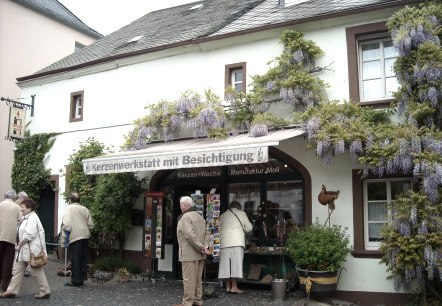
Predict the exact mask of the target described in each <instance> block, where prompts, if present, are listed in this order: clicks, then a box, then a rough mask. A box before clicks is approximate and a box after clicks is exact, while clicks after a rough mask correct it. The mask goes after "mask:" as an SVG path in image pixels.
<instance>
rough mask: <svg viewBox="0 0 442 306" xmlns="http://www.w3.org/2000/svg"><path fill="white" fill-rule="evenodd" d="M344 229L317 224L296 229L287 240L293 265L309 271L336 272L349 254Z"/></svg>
mask: <svg viewBox="0 0 442 306" xmlns="http://www.w3.org/2000/svg"><path fill="white" fill-rule="evenodd" d="M346 230H347V229H346V228H343V227H342V226H338V225H333V226H331V227H328V226H325V225H322V224H319V222H318V220H316V222H315V223H314V224H312V225H309V226H306V227H304V228H300V229H297V230H295V231H293V232H291V233H290V235H289V237H288V239H287V243H286V245H287V250H288V253H289V255H290V257H291V258H292V259H293V261H294V262H295V264H296V265H297V266H298V267H299V268H301V269H305V270H309V271H329V272H335V271H338V270H339V268H340V267H341V265H342V263H343V262H345V261H346V258H347V255H348V254H349V252H350V247H349V242H350V240H349V239H350V238H349V235H348V234H347V233H346Z"/></svg>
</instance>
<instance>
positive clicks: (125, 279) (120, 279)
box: [117, 275, 129, 282]
mask: <svg viewBox="0 0 442 306" xmlns="http://www.w3.org/2000/svg"><path fill="white" fill-rule="evenodd" d="M117 281H118V282H128V281H129V275H118V279H117Z"/></svg>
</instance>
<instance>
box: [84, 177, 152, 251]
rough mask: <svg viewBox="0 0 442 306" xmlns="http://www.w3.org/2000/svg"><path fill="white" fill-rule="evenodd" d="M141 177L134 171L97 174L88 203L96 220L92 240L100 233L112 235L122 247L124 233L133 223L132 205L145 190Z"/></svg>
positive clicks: (100, 236)
mask: <svg viewBox="0 0 442 306" xmlns="http://www.w3.org/2000/svg"><path fill="white" fill-rule="evenodd" d="M144 181H145V179H142V180H139V179H138V178H137V177H136V175H135V173H133V172H130V173H114V174H104V175H100V176H99V178H98V181H97V184H96V186H95V193H94V202H93V205H92V207H91V214H92V216H93V218H94V222H95V227H94V229H93V236H94V239H93V240H96V239H97V238H98V240H100V239H101V238H102V237H103V236H110V237H114V238H115V239H116V240H118V241H119V243H120V249H121V250H122V249H123V243H124V241H125V238H126V237H125V234H126V233H127V231H128V230H129V229H130V228H131V226H132V223H131V212H132V208H133V205H134V203H135V201H136V199H137V198H138V197H139V195H140V194H141V193H142V192H143V190H144V189H143V188H144V186H143V183H144Z"/></svg>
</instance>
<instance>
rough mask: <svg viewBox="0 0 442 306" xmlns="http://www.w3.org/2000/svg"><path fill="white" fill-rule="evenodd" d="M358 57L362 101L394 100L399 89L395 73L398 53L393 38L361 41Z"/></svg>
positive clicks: (359, 42)
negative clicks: (395, 92) (394, 94)
mask: <svg viewBox="0 0 442 306" xmlns="http://www.w3.org/2000/svg"><path fill="white" fill-rule="evenodd" d="M358 55H359V80H360V81H359V86H360V95H361V97H360V98H361V101H372V100H382V99H391V98H393V92H394V91H396V89H397V88H398V83H397V78H396V75H395V73H394V71H393V64H394V62H395V60H396V58H397V56H398V53H397V50H396V49H395V48H394V46H393V42H392V40H391V38H389V37H383V38H377V39H370V40H359V41H358Z"/></svg>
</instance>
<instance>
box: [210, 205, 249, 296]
mask: <svg viewBox="0 0 442 306" xmlns="http://www.w3.org/2000/svg"><path fill="white" fill-rule="evenodd" d="M252 229H253V226H252V224H251V223H250V221H249V219H248V218H247V215H246V213H245V212H243V211H242V210H241V204H239V203H238V202H237V201H232V203H230V208H229V209H227V210H226V211H225V212H224V213H223V214H222V215H221V217H220V261H219V270H218V278H220V279H226V290H227V292H228V293H242V291H241V290H239V289H238V278H243V268H242V265H243V260H244V248H245V237H246V234H247V233H250V232H251V231H252Z"/></svg>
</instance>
